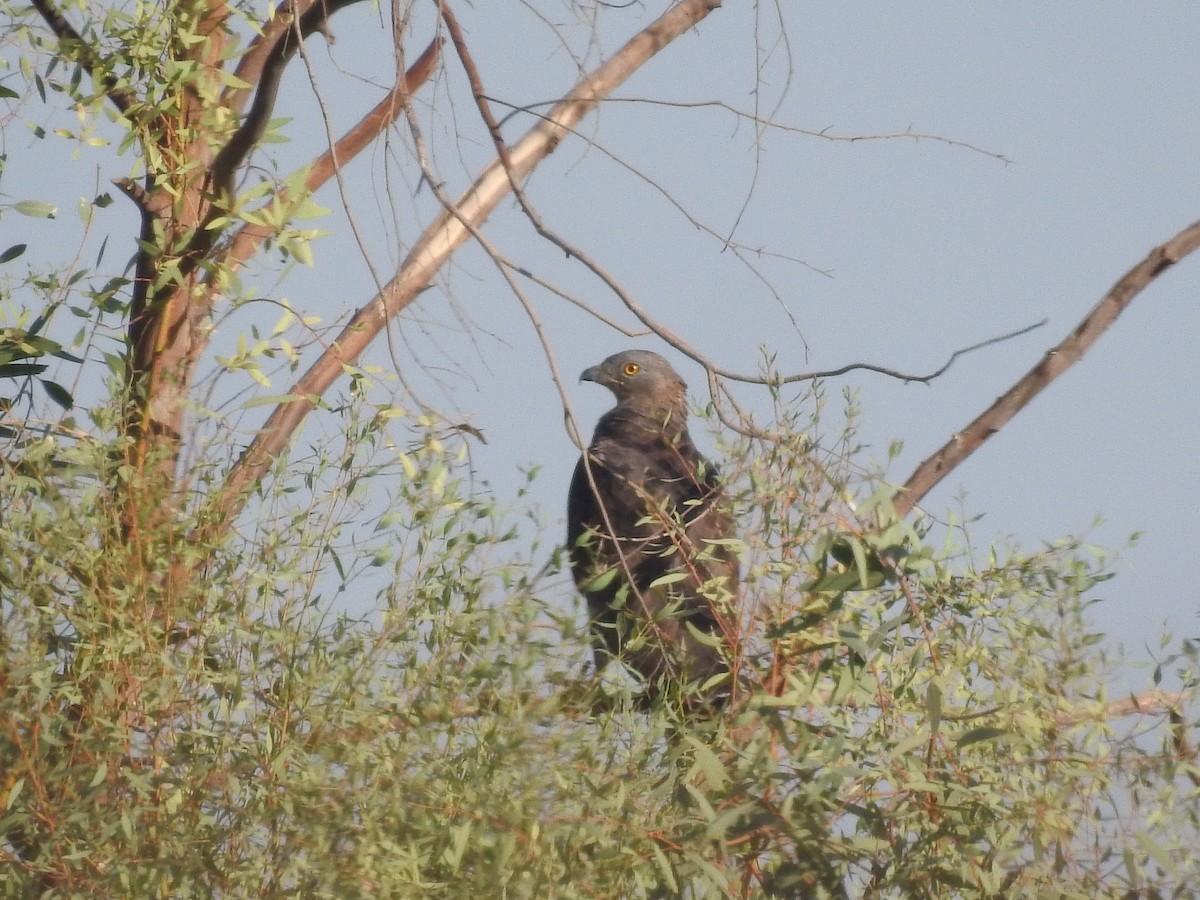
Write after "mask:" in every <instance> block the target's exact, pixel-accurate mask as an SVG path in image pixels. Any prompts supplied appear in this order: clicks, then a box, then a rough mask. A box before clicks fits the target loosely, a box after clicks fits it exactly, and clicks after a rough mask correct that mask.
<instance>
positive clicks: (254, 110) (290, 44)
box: [212, 0, 360, 204]
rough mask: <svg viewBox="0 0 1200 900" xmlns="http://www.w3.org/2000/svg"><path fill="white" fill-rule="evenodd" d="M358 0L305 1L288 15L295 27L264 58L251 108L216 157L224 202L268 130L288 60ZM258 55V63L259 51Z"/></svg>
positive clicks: (217, 186) (216, 183)
mask: <svg viewBox="0 0 1200 900" xmlns="http://www.w3.org/2000/svg"><path fill="white" fill-rule="evenodd" d="M358 2H360V0H323V2H321V3H320V4H319V5H315V4H302V6H305V7H307V8H306V9H304V11H303V12H301V13H299V14H298V15H296V14H295V13H293V15H292V16H289V17H288V18H287V19H286V24H287V25H290V26H291V27H285V28H283V29H282V30H281V31H280V33H279V34H278V36H277V37H276V39H275V41H274V43H273V44H272V45H271V49H270V52H268V53H267V54H266V56H265V58H264V59H263V60H262V63H261V68H260V69H259V71H258V81H257V88H256V90H255V91H254V102H253V103H251V104H250V111H249V112H248V113H247V114H246V117H245V119H243V120H242V123H241V125H239V126H238V128H237V130H236V131H235V132H234V133H233V136H232V137H231V138H230V139H229V141H228V142H227V143H226V144H225V146H224V147H223V148H221V152H220V153H218V154H217V157H216V159H214V160H213V164H212V181H213V192H214V194H216V196H217V197H218V199H219V200H220V201H221V202H224V203H230V204H231V203H232V198H233V175H234V173H235V172H236V171H237V169H238V167H239V166H241V164H242V163H243V162H244V161H245V159H246V157H247V155H249V153H250V152H251V151H252V150H253V149H254V148H255V147H256V146H258V142H259V141H260V140H261V139H262V136H263V134H265V133H266V130H267V125H268V124H269V122H270V120H271V113H272V112H274V110H275V98H276V96H277V94H278V93H279V82H280V80H281V79H282V78H283V72H284V70H285V69H286V68H287V64H288V63H289V62H290V61H291V59H292V57H293V56H295V55H296V50H297V49H298V48H299V46H300V41H302V40H303V39H304V38H306V37H308V36H309V35H310V34H312V33H314V32H316V31H320V30H322V29H323V28H324V27H325V24H326V23H327V22H328V21H329V17H330V16H332V15H333V14H334V13H335V12H337V11H338V10H341V9H344V8H346V7H347V6H351V5H352V4H354V3H358ZM278 18H279V16H278V14H277V15H276V16H275V17H274V18H273V19H272V20H271V21H272V23H274V22H275V21H276V20H277V19H278ZM255 50H257V48H255ZM255 58H256V64H257V53H256V57H255ZM240 69H241V66H239V71H240ZM238 96H240V95H238Z"/></svg>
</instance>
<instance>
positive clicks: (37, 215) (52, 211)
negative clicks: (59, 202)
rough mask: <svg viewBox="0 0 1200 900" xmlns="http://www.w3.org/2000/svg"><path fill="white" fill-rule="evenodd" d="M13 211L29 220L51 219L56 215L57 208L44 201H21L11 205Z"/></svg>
mask: <svg viewBox="0 0 1200 900" xmlns="http://www.w3.org/2000/svg"><path fill="white" fill-rule="evenodd" d="M12 208H13V209H15V210H16V211H17V212H19V213H20V214H21V215H23V216H29V217H30V218H31V219H53V218H54V217H55V215H57V213H58V207H57V206H55V205H54V204H53V203H47V202H45V201H44V200H22V201H20V202H19V203H14V204H13V207H12Z"/></svg>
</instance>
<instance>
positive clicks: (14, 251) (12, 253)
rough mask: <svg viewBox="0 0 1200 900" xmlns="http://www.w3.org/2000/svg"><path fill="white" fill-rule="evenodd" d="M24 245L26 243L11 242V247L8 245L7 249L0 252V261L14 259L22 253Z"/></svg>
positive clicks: (4, 261)
mask: <svg viewBox="0 0 1200 900" xmlns="http://www.w3.org/2000/svg"><path fill="white" fill-rule="evenodd" d="M26 246H28V245H27V244H13V245H12V246H11V247H9V248H8V249H7V250H5V251H4V252H3V253H0V263H6V262H11V261H12V260H14V259H16V258H17V257H18V256H20V255H21V254H22V253H24V252H25V248H26Z"/></svg>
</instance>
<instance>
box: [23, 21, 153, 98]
mask: <svg viewBox="0 0 1200 900" xmlns="http://www.w3.org/2000/svg"><path fill="white" fill-rule="evenodd" d="M32 2H33V8H34V9H36V10H37V11H38V13H39V14H40V15H41V17H42V18H43V19H44V20H45V21H46V24H47V25H49V26H50V30H51V31H53V32H54V36H55V37H57V38H58V42H59V44H61V45H62V46H63V50H64V55H65V56H67V57H68V58H72V59H74V60H75V61H76V62H78V63H79V64H80V65H81V66H83V68H84V69H85V70H87V72H88V74H89V75H94V74H95V72H96V70H97V68H99V65H100V63H101V59H100V56H99V54H98V53H97V52H96V50H95V48H94V47H93V46H92V45H91V44H89V43H88V42H87V41H85V40H84V39H83V37H82V36H81V35H80V34H79V32H78V31H76V30H75V27H74V26H73V25H71V23H70V22H68V21H67V19H66V17H65V16H64V15H63V14H62V13H61V12H60V11H59V10H58V9H56V8H55V7H54V5H53V4H52V3H51V2H50V0H32ZM100 83H101V84H103V85H104V93H105V96H107V97H108V99H109V101H111V103H112V105H113V106H115V107H116V108H117V109H119V110H120V111H121V112H122V113H123V114H125V115H128V114H129V111H130V110H131V109H133V107H134V105H135V104H136V103H137V98H136V97H134V96H133V95H132V94H130V93H128V92H127V91H125V90H123V89H121V88H120V87H118V86H117V79H116V78H115V77H113V76H112V75H108V74H106V75H102V76H101V77H100Z"/></svg>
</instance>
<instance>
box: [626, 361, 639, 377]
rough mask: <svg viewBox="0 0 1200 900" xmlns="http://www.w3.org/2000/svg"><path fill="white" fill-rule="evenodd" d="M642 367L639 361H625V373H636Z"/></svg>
mask: <svg viewBox="0 0 1200 900" xmlns="http://www.w3.org/2000/svg"><path fill="white" fill-rule="evenodd" d="M640 368H641V366H639V365H638V364H637V363H625V374H626V375H636V374H637V373H638V370H639V369H640Z"/></svg>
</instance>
